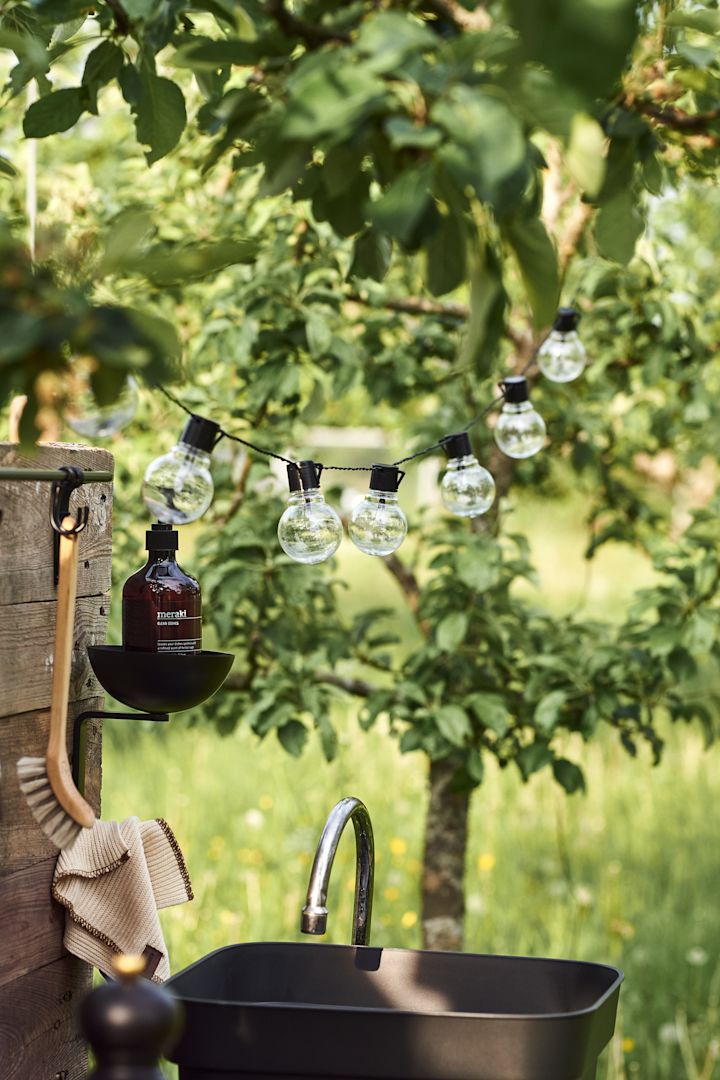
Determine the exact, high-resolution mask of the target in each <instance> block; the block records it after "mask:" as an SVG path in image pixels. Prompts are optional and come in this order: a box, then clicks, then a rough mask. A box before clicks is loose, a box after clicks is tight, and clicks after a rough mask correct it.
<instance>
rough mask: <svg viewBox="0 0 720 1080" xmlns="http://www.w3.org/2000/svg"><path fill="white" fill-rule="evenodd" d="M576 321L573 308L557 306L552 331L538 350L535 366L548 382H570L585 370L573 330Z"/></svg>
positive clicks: (584, 356)
mask: <svg viewBox="0 0 720 1080" xmlns="http://www.w3.org/2000/svg"><path fill="white" fill-rule="evenodd" d="M579 320H580V315H579V314H578V312H577V311H576V310H575V308H560V310H559V311H558V313H557V316H556V318H555V322H554V323H553V328H552V330H551V331H550V333H549V334H548V336H547V337H546V338H545V340H544V342H543V343H542V345H541V346H540V348H539V349H538V354H537V361H538V367H539V368H540V370H541V371H542V373H543V375H545V376H546V377H547V378H548V379H550V380H551V381H552V382H557V383H566V382H572V381H573V380H574V379H577V378H579V376H580V375H582V373H583V371H584V370H585V365H586V364H587V353H586V352H585V346H584V345H583V343H582V341H581V340H580V338H579V337H578V333H577V324H578V322H579Z"/></svg>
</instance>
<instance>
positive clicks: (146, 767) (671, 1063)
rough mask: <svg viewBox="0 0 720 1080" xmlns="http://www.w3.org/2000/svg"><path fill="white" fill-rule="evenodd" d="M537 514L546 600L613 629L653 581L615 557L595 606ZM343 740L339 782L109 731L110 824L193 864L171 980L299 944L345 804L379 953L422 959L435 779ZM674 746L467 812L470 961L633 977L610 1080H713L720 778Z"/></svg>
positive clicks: (618, 757)
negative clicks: (491, 955)
mask: <svg viewBox="0 0 720 1080" xmlns="http://www.w3.org/2000/svg"><path fill="white" fill-rule="evenodd" d="M536 510H537V508H533V507H532V506H528V507H524V508H523V509H522V511H519V512H518V517H520V518H521V519H522V518H524V517H526V516H527V517H528V519H529V520H532V521H533V529H532V536H533V544H534V547H535V554H536V558H537V559H538V563H539V566H540V574H541V587H542V588H541V591H540V592H538V593H537V594H536V598H537V599H538V600H544V601H545V602H546V603H547V604H548V606H552V607H553V609H554V610H557V611H562V610H567V609H568V608H569V607H573V606H577V605H578V604H580V603H584V604H585V610H586V611H587V612H588V613H590V614H596V615H597V614H600V615H603V616H605V617H607V616H610V617H613V618H621V617H622V613H623V608H624V605H625V603H626V601H627V599H628V598H629V595H630V591H631V589H632V587H634V586H636V585H638V584H645V583H646V582H647V581H649V580H650V579H651V570H650V568H649V566H648V564H647V563H646V562H645V561H644V560H642V559H641V558H640V557H639V556H637V555H635V554H634V553H633V554H632V555H631V554H629V553H628V552H627V551H626V550H623V549H618V548H615V549H610V548H608V549H607V551H606V552H605V553H603V554H602V556H601V560H600V561H599V562H598V564H597V565H596V567H595V568H594V569H593V574H592V577H591V579H590V587H589V588H588V587H587V581H586V577H585V574H586V570H585V567H584V564H583V560H582V549H583V542H584V538H583V536H582V532H581V530H580V527H579V510H578V507H577V506H572V505H571V506H565V507H562V508H558V513H557V514H556V513H555V509H554V508H553V510H552V512H550V511H548V509H547V506H546V507H545V508H544V513H543V515H542V516H540V515H537V514H536V513H535V512H536ZM533 515H535V516H533ZM521 523H523V522H522V521H519V522H518V524H521ZM346 547H348V545H346ZM343 550H344V549H343ZM345 558H346V565H345V569H346V570H347V572H348V576H349V577H350V578H351V579H352V580H353V582H354V589H353V591H354V592H355V595H354V596H353V595H351V596H350V598H349V603H350V604H356V603H357V602H358V596H357V591H358V590H361V591H362V592H361V598H360V599H361V601H362V602H367V600H368V597H369V595H370V594H371V593H372V594H374V595H375V596H380V597H382V602H385V603H387V602H392V597H391V593H390V591H389V590H388V589H387V585H386V582H385V577H386V575H385V574H384V572H383V569H382V566H381V564H380V562H379V560H372V561H371V560H362V562H360V561H359V557H358V558H357V559H356V558H355V555H354V553H353V552H352V551H350V553H349V555H347V556H345ZM187 565H188V566H191V565H192V562H191V560H187ZM383 590H384V591H383ZM399 625H401V626H402V627H403V629H405V628H406V627H407V623H406V622H405V621H402V622H401V623H400V624H399ZM339 723H340V727H341V730H342V737H341V742H340V751H339V754H338V758H337V760H336V761H334V762H333V763H331V764H329V765H328V764H327V763H326V762H325V761H324V760H323V758H322V755H321V754H320V751H319V747H318V746H316V745H314V744H313V745H312V746H311V747H310V749H309V750H308V752H307V753H306V754H305V755H304V757H303V758H302V759H301V760H300V761H296V760H294V759H292V758H290V757H288V755H287V754H285V753H284V752H283V751H282V750H281V748H280V746H279V744H278V743H277V741H276V740H275V738H274V737H269V738H268V740H266V741H265V742H264V743H258V742H257V740H256V739H255V738H254V737H253V736H251V735H250V734H249V733H248V732H247V731H244V730H243V729H242V727H240V728H239V730H238V731H237V733H236V734H235V735H232V736H230V737H228V738H225V739H223V738H221V737H220V736H218V735H217V734H216V733H215V731H214V730H211V729H208V728H206V727H202V726H195V727H192V726H190V724H189V723H188V719H187V718H185V717H179V718H176V719H174V720H172V721H171V723H170V724H169V725H168V726H167V727H166V726H165V725H162V726H157V727H152V726H150V725H145V724H138V725H113V724H112V723H109V724H108V725H107V729H106V731H107V735H106V744H105V755H104V773H105V779H104V791H103V800H104V805H103V816H104V817H106V818H119V819H120V818H123V817H126V816H128V815H130V814H137V815H139V816H140V817H154V816H163V817H166V818H167V819H168V821H169V822H170V824H171V825H172V827H173V828H174V830H175V831H176V834H177V837H178V839H179V841H180V844H181V846H182V848H183V851H184V852H185V854H186V857H187V860H188V864H189V868H190V873H191V876H192V879H193V885H194V889H195V900H194V902H193V903H192V904H186V905H184V906H182V907H178V908H174V909H169V910H168V911H166V912H163V913H162V921H163V926H164V930H165V934H166V938H167V942H168V946H169V948H170V953H171V962H172V967H173V970H178V969H180V968H181V967H183V966H184V965H185V964H187V963H189V962H191V961H192V960H194V959H196V958H198V957H200V956H202V955H203V954H204V953H206V952H208V951H210V950H212V949H215V948H218V947H220V946H222V945H227V944H230V943H232V942H237V941H253V940H263V939H265V940H300V939H301V935H300V933H299V930H298V924H299V915H300V908H301V906H302V902H303V897H304V890H305V888H306V885H307V878H308V873H309V866H310V861H311V857H312V853H313V851H314V849H315V845H316V843H317V839H318V837H319V834H320V830H321V828H322V825H323V823H324V821H325V818H326V815H327V813H328V811H329V809H330V807H331V806H332V805H333V803H334V802H335V801H336V800H337V799H338V798H340V797H341V796H343V795H347V794H355V795H358V796H359V797H361V798H362V799H364V801H365V802H366V803H367V804H368V807H369V809H370V812H371V815H372V818H373V823H374V827H375V834H376V844H377V874H376V892H375V912H374V920H373V941H374V943H375V944H378V945H386V946H390V945H394V946H407V947H418V946H419V945H420V927H419V886H420V858H421V845H422V828H423V819H424V815H425V809H426V804H427V793H426V782H425V763H424V760H423V758H422V757H421V756H419V755H417V754H413V755H406V756H402V755H400V754H399V752H398V750H397V746H396V744H395V743H394V742H393V741H392V740H391V739H389V738H388V737H387V736H386V735H385V734H383V733H382V732H381V731H373V732H371V733H369V734H368V735H363V734H361V733H359V732H358V731H357V729H356V727H355V725H354V723H353V721H352V719H351V716H350V715H348V716H344V715H342V714H341V715H340V717H339ZM664 734H666V736H667V740H668V745H667V748H666V753H665V755H664V758H663V761H662V763H661V764H660V765H659V766H658V767H656V768H652V767H651V765H650V762H649V761H648V760H646V759H642V760H638V761H632V760H630V759H629V758H628V757H627V755H626V754H625V753H624V751H622V750H621V749H619V748H618V746H617V745H616V743H615V742H614V740H613V738H612V736H611V735H610V733H607V734H606V735H604V736H603V738H601V739H600V740H599V741H598V742H596V743H595V744H594V745H593V746H591V747H586V746H583V745H582V744H580V743H576V742H571V743H570V744H569V746H568V748H567V751H568V753H569V755H570V756H571V757H573V758H574V759H575V760H578V761H579V762H580V763H581V764H582V765H583V768H584V769H585V771H586V775H587V779H588V787H589V791H588V794H587V795H584V796H573V797H572V798H570V799H567V798H566V797H565V796H564V795H563V794H562V792H561V791H560V789H559V788H558V787H557V785H555V784H554V783H553V781H552V779H551V777H550V776H549V775H548V776H546V775H544V774H541V775H539V776H537V777H535V778H534V779H533V780H532V781H531V782H530V783H529V784H528V785H523V784H522V783H521V782H520V780H519V778H518V775H517V773H516V772H515V771H514V770H511V771H507V772H500V771H499V770H498V769H496V768H493V767H489V768H488V775H487V779H486V782H485V783H484V784H483V786H482V788H481V789H480V790H479V791H478V792H477V793H476V795H475V796H474V799H473V803H472V811H471V834H470V846H469V852H468V860H467V903H468V916H467V941H466V948H467V949H468V950H471V951H478V952H498V953H503V952H505V953H517V954H528V955H538V956H564V957H575V958H581V959H591V960H597V961H601V962H610V963H613V964H617V965H619V966H621V967H622V968H624V970H625V973H626V982H625V985H624V987H623V990H622V993H621V1012H620V1016H619V1020H618V1030H617V1033H616V1037H615V1039H614V1041H613V1044H612V1046H611V1047H610V1049H609V1051H608V1052H607V1053H606V1054H605V1055H604V1056H603V1060H602V1063H601V1067H600V1069H599V1072H598V1076H599V1078H600V1080H635V1078H643V1080H711V1077H715V1080H718V1077H720V1066H719V1067H718V1068H717V1069H715V1057H716V1056H717V1055H718V1052H719V1050H720V919H718V875H717V866H716V864H717V850H718V844H717V824H716V814H715V813H714V809H715V807H716V806H717V805H718V803H719V802H720V759H719V758H718V755H717V753H716V752H709V753H707V752H705V751H704V749H703V745H702V742H701V740H700V738H699V736H698V735H697V734H696V733H695V732H693V731H691V730H688V729H686V728H682V729H676V730H669V731H667V732H665V733H664ZM353 870H354V867H353V850H352V839H351V836H350V835H349V836H347V837H345V838H343V841H342V844H341V848H340V851H339V854H338V860H337V863H336V866H335V870H334V873H333V880H332V888H331V893H330V898H329V907H330V919H329V931H328V935H327V938H326V940H328V941H336V942H347V941H348V940H349V932H350V921H351V914H352V890H353Z"/></svg>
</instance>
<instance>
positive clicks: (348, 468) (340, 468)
mask: <svg viewBox="0 0 720 1080" xmlns="http://www.w3.org/2000/svg"><path fill="white" fill-rule="evenodd" d="M534 359H535V357H534V356H533V357H532V358H531V360H530V361H529V362H528V363H527V364H526V365H525V367H524V369H523V372H522V373H523V375H524V374H525V372H526V371H527V370H528V368H529V367H530V364H531V363H532V361H533V360H534ZM153 385H154V386H155V387H156V388H157V389H158V390H159V391H160V393H161V394H164V395H165V397H166V398H168V400H169V401H171V402H172V403H173V404H174V405H177V407H178V408H179V409H182V410H183V412H185V413H187V415H188V416H196V415H197V413H194V412H193V410H192V409H190V408H188V406H187V405H186V404H185V403H184V402H183V401H181V400H180V399H179V398H178V397H176V396H175V394H173V393H171V392H170V391H169V390H168V389H167V387H166V386H163V384H162V383H154V384H153ZM500 385H501V387H502V383H501V384H500ZM504 400H505V394H504V392H501V393H500V394H498V395H497V397H495V398H493V400H492V401H491V402H490V404H489V405H487V406H486V407H485V408H484V409H483V410H482V412H479V413H478V414H477V416H475V417H474V418H473V419H472V420H471V421H470V423H469V424H467V426H466V427H464V428H462V429H461V430H462V431H470V429H471V428H473V427H474V426H475V424H478V423H479V422H480V421H481V420H482V419H483V418H484V417H486V416H488V415H489V414H490V413H491V412H492V411H493V409H495V408H497V406H498V405H501V404H502V403H503V402H504ZM223 438H225V439H230V440H231V441H232V442H237V443H241V444H242V445H243V446H247V447H249V449H250V450H254V451H255V452H256V453H257V454H264V455H265V456H266V457H271V458H275V460H276V461H283V462H285V464H286V465H296V464H297V462H295V461H292V459H291V458H287V457H284V456H283V455H282V454H276V453H275V451H274V450H268V449H267V447H264V446H257V445H256V444H255V443H252V442H249V440H248V439H243V438H242V437H241V436H240V435H235V434H234V433H233V432H230V431H226V430H225V428H222V427H221V428H220V430H219V432H218V435H217V439H216V443H218V442H220V440H221V439H223ZM442 449H443V441H442V439H439V440H438V441H437V442H434V443H431V445H430V446H425V447H423V448H422V449H421V450H416V451H415V453H414V454H408V455H407V457H403V458H399V459H398V460H397V461H393V462H392V465H394V466H399V465H404V464H405V463H406V462H407V461H415V459H416V458H420V457H424V456H425V455H426V454H431V453H432V452H433V450H442ZM323 469H324V470H325V471H327V470H332V471H334V472H372V465H323Z"/></svg>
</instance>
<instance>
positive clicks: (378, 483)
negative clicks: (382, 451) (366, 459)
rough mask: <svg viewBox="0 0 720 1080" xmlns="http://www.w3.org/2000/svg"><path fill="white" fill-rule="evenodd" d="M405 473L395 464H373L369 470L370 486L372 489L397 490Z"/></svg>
mask: <svg viewBox="0 0 720 1080" xmlns="http://www.w3.org/2000/svg"><path fill="white" fill-rule="evenodd" d="M404 475H405V473H404V471H403V470H402V469H398V467H397V465H373V467H372V469H371V470H370V487H371V489H372V490H373V491H397V489H398V488H399V487H400V481H401V480H402V478H403V476H404Z"/></svg>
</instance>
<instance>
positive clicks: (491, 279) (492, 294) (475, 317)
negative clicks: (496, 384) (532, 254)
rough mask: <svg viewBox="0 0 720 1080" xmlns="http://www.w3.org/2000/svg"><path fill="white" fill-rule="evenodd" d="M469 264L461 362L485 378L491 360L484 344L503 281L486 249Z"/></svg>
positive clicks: (493, 257)
mask: <svg viewBox="0 0 720 1080" xmlns="http://www.w3.org/2000/svg"><path fill="white" fill-rule="evenodd" d="M470 265H471V269H470V318H469V319H468V322H467V327H466V329H465V336H464V338H463V343H462V352H461V363H462V364H463V365H465V364H467V365H468V367H472V368H473V369H474V370H475V371H476V372H477V374H478V375H484V374H485V373H486V367H487V364H488V363H489V360H490V357H489V355H488V351H487V350H486V348H485V345H486V341H487V338H488V332H489V329H490V325H491V320H492V314H493V310H494V308H495V305H496V303H497V302H498V300H501V299H502V295H503V287H502V278H501V277H500V270H499V267H498V264H497V260H496V259H495V256H494V254H493V253H492V251H491V249H490V248H489V247H483V249H482V250H481V251H480V252H479V253H475V255H474V256H473V257H472V258H471V264H470Z"/></svg>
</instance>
